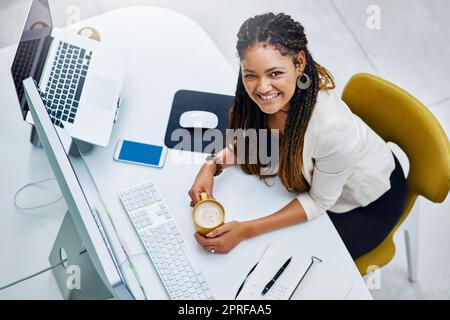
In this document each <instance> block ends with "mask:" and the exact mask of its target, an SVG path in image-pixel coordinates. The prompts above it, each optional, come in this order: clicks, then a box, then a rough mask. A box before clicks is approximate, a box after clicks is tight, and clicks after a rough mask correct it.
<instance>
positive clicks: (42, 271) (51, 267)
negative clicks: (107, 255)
mask: <svg viewBox="0 0 450 320" xmlns="http://www.w3.org/2000/svg"><path fill="white" fill-rule="evenodd" d="M85 252H86V249H84V250H82V251H80V255H81V254H83V253H85ZM66 261H67V258H66V259H64V260H62V261H61V262H59V263H58V264H55V265H54V266H50V267H48V268H45V269H43V270H41V271H38V272H36V273H33V274H32V275H29V276H27V277H25V278H22V279H20V280H17V281H14V282H11V283H10V284H7V285H6V286H3V287H0V291H2V290H5V289H7V288H9V287H12V286H15V285H16V284H19V283H21V282H24V281H26V280H28V279H31V278H34V277H36V276H38V275H40V274H42V273H44V272H47V271H49V270H52V269H55V268H56V267H58V266H60V265H62V264H63V263H65V262H66Z"/></svg>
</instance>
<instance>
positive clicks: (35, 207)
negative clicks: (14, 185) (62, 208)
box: [14, 178, 64, 210]
mask: <svg viewBox="0 0 450 320" xmlns="http://www.w3.org/2000/svg"><path fill="white" fill-rule="evenodd" d="M51 180H55V178H47V179H44V180H39V181H36V182H30V183H27V184H26V185H24V186H23V187H22V188H20V189H19V190H17V192H16V194H15V195H14V206H15V207H17V208H19V209H21V210H33V209H38V208H44V207H48V206H50V205H52V204H54V203H56V202H58V201H59V200H61V199H62V198H64V196H63V195H60V196H59V198H58V199H56V200H54V201H52V202H49V203H45V204H40V205H37V206H32V207H22V206H20V205H19V204H18V203H17V197H18V196H19V194H20V192H21V191H23V190H24V189H26V188H28V187H31V186H36V185H39V184H42V183H44V182H46V181H51Z"/></svg>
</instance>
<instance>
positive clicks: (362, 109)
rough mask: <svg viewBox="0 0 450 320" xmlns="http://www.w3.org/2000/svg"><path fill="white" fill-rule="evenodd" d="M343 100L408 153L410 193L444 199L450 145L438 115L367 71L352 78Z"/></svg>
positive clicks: (449, 184)
mask: <svg viewBox="0 0 450 320" xmlns="http://www.w3.org/2000/svg"><path fill="white" fill-rule="evenodd" d="M342 99H343V100H344V101H345V103H346V104H347V105H348V106H349V108H350V109H351V110H352V112H353V113H355V114H356V115H358V116H359V117H360V118H361V119H362V120H363V121H364V122H366V123H367V125H369V126H370V127H371V128H372V129H373V130H374V131H375V132H377V133H378V134H379V135H380V136H381V137H382V138H383V139H384V140H385V141H387V142H389V141H390V142H394V143H396V144H397V145H398V146H399V147H400V148H401V149H402V150H403V151H404V152H405V153H406V155H407V156H408V159H409V163H410V169H409V173H408V177H407V184H408V193H409V195H410V196H416V195H422V196H424V197H426V198H427V199H429V200H430V201H433V202H442V201H444V199H445V197H446V196H447V193H448V191H449V188H450V144H449V141H448V138H447V135H446V134H445V132H444V130H443V129H442V127H441V125H440V124H439V121H438V120H437V119H436V118H435V117H434V115H433V114H432V113H431V112H430V111H429V110H428V109H427V108H426V107H425V106H424V105H423V104H422V103H421V102H420V101H418V100H417V99H416V98H414V97H413V96H412V95H410V94H409V93H408V92H406V91H405V90H403V89H401V88H399V87H397V86H396V85H394V84H392V83H390V82H388V81H386V80H383V79H381V78H379V77H377V76H373V75H370V74H366V73H360V74H356V75H354V76H353V77H352V78H351V79H350V80H349V82H348V83H347V85H346V86H345V88H344V92H343V94H342Z"/></svg>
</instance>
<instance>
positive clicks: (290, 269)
mask: <svg viewBox="0 0 450 320" xmlns="http://www.w3.org/2000/svg"><path fill="white" fill-rule="evenodd" d="M291 256H292V261H291V263H290V264H289V265H288V266H287V267H286V269H285V270H284V272H283V273H282V274H281V275H280V277H279V278H278V279H277V281H276V282H275V283H274V284H273V286H272V287H271V288H270V290H269V291H268V292H267V293H266V294H265V295H262V294H261V292H262V291H263V289H264V287H265V285H266V284H267V283H268V282H269V281H270V280H271V279H272V278H273V276H274V275H275V274H276V273H277V271H278V270H279V269H280V267H281V266H282V265H283V263H284V262H285V261H286V260H287V259H288V258H289V257H291ZM352 287H353V283H352V282H351V281H349V279H347V278H346V277H345V276H343V275H341V274H339V273H338V272H336V271H335V270H333V268H331V267H330V266H329V265H328V264H327V262H326V261H324V260H323V259H322V260H321V259H318V258H315V259H314V258H313V257H311V256H307V255H303V256H302V255H299V254H293V252H290V250H289V249H288V248H286V246H280V245H277V244H271V245H268V246H267V248H266V250H265V251H264V253H263V256H262V257H261V259H260V260H259V262H258V264H257V266H256V267H255V269H254V271H253V272H252V273H251V274H250V275H249V277H248V278H247V280H246V281H245V283H244V285H243V287H242V289H241V292H240V293H239V295H238V296H237V298H236V299H238V300H242V299H244V300H247V299H248V300H288V299H295V300H297V299H298V300H300V299H302V300H303V299H339V300H340V299H345V298H346V297H347V296H348V294H349V293H350V290H351V289H352Z"/></svg>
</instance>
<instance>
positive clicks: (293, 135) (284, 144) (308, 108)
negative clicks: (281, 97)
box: [228, 13, 334, 193]
mask: <svg viewBox="0 0 450 320" xmlns="http://www.w3.org/2000/svg"><path fill="white" fill-rule="evenodd" d="M237 36H238V41H237V44H236V49H237V53H238V56H239V58H240V59H241V60H242V58H243V56H244V51H245V50H246V49H248V48H250V47H252V46H253V45H255V44H257V43H264V44H267V45H270V46H273V47H275V48H276V49H277V50H279V52H280V53H281V54H282V55H283V56H285V55H290V56H291V57H292V59H293V63H294V65H297V64H299V62H298V61H297V55H298V54H299V53H300V52H301V51H304V53H305V57H306V68H305V70H304V72H305V73H306V74H307V75H308V76H309V77H310V79H311V85H310V86H309V88H308V89H306V90H300V89H299V88H297V87H296V89H295V92H294V95H293V97H292V99H291V107H290V109H289V112H288V115H287V120H286V124H285V129H284V135H283V136H282V138H281V141H280V154H279V167H278V176H279V177H280V180H281V182H282V183H283V185H284V186H285V187H286V189H287V190H288V191H290V192H299V193H302V192H305V191H308V190H309V185H308V183H307V182H306V180H305V178H304V177H303V174H302V171H301V168H302V151H303V141H304V137H305V132H306V129H307V126H308V123H309V120H310V118H311V114H312V112H313V110H314V106H315V104H316V100H317V94H318V91H319V90H327V89H333V88H334V81H333V77H332V75H331V74H330V73H329V72H328V71H327V70H326V69H325V68H323V67H322V66H320V65H319V64H318V63H316V62H315V61H314V60H313V58H312V57H311V54H310V53H309V51H308V49H307V44H308V41H307V39H306V35H305V33H304V28H303V26H302V25H301V24H300V23H299V22H296V21H294V20H293V19H292V18H291V17H290V16H289V15H286V14H283V13H279V14H277V15H275V14H273V13H266V14H262V15H257V16H255V17H253V18H250V19H248V20H246V21H245V22H244V23H243V25H242V26H241V28H240V30H239V32H238V35H237ZM228 127H229V128H230V129H234V130H236V129H243V130H244V131H245V130H246V129H250V128H252V129H256V130H259V129H268V125H267V115H266V114H265V113H264V112H262V111H261V110H260V109H259V107H258V106H257V104H256V103H255V102H254V101H253V100H252V99H251V98H250V96H249V95H248V93H247V92H246V90H245V87H244V83H243V80H242V74H241V70H239V77H238V81H237V86H236V94H235V100H234V105H233V107H232V108H231V109H230V114H229V124H228ZM258 145H259V141H258ZM248 149H249V148H248V147H246V152H247V150H248ZM234 152H235V153H236V152H237V148H234ZM247 158H248V155H246V159H247ZM262 167H263V166H262V165H261V162H260V161H259V156H258V161H257V163H256V164H250V163H248V161H245V163H244V164H241V168H242V170H243V171H244V172H246V173H248V174H253V175H257V176H259V177H260V179H265V178H267V177H269V176H268V175H262V174H261V168H262Z"/></svg>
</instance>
